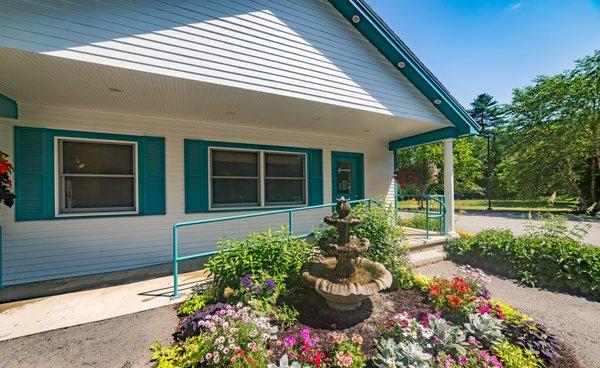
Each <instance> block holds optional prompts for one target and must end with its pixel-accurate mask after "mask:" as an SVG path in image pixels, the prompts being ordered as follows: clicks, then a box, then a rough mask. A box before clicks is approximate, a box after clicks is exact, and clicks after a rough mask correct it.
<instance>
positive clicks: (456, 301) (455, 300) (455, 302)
mask: <svg viewBox="0 0 600 368" xmlns="http://www.w3.org/2000/svg"><path fill="white" fill-rule="evenodd" d="M462 302H463V301H462V299H461V298H460V297H459V296H456V295H450V296H449V297H448V303H449V304H450V307H452V308H456V307H458V306H459V305H461V304H462Z"/></svg>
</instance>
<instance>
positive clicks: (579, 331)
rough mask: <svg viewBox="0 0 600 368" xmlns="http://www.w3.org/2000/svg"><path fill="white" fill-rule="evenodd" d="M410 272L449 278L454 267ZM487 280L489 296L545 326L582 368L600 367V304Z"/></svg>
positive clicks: (433, 266)
mask: <svg viewBox="0 0 600 368" xmlns="http://www.w3.org/2000/svg"><path fill="white" fill-rule="evenodd" d="M414 271H415V273H421V274H423V275H426V276H444V277H450V276H452V275H454V274H455V273H456V272H457V271H458V268H457V266H456V265H455V264H454V263H452V262H448V261H446V262H439V263H435V264H431V265H428V266H425V267H421V268H417V269H415V270H414ZM491 279H492V281H491V283H490V284H489V286H488V287H489V289H490V292H491V293H492V296H493V297H495V298H498V299H500V300H502V301H504V302H506V303H508V304H510V305H512V306H513V307H515V308H517V309H519V310H521V311H522V312H524V313H525V314H527V315H529V316H530V317H532V318H533V319H535V320H536V321H537V322H539V323H542V324H544V325H546V326H547V327H548V328H549V329H550V331H551V332H553V333H555V334H556V335H557V336H558V337H559V338H560V339H561V340H562V341H564V342H566V343H568V344H569V345H570V346H571V347H572V348H573V350H574V352H575V354H576V355H577V357H579V358H580V360H581V363H583V364H582V366H583V367H586V368H600V319H599V318H598V316H600V303H597V302H592V301H589V300H587V299H584V298H581V297H577V296H572V295H568V294H564V293H559V292H551V291H547V290H542V289H536V288H530V287H526V286H522V285H519V284H516V283H514V282H512V281H510V280H506V279H501V278H498V277H495V276H491Z"/></svg>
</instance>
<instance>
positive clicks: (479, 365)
mask: <svg viewBox="0 0 600 368" xmlns="http://www.w3.org/2000/svg"><path fill="white" fill-rule="evenodd" d="M431 366H432V367H433V368H503V367H504V365H503V364H502V362H500V359H498V357H497V356H496V355H493V354H492V353H490V352H489V350H484V349H478V348H470V349H469V350H468V351H467V352H466V354H465V355H461V356H459V357H454V356H452V355H448V354H445V353H441V354H438V355H436V357H435V362H434V363H433V364H431Z"/></svg>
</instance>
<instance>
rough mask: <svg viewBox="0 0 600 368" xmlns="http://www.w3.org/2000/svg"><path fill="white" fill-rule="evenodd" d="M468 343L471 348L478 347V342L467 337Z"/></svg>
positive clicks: (471, 337)
mask: <svg viewBox="0 0 600 368" xmlns="http://www.w3.org/2000/svg"><path fill="white" fill-rule="evenodd" d="M468 342H469V344H470V345H472V346H478V345H479V340H477V339H476V338H474V337H473V336H469V339H468Z"/></svg>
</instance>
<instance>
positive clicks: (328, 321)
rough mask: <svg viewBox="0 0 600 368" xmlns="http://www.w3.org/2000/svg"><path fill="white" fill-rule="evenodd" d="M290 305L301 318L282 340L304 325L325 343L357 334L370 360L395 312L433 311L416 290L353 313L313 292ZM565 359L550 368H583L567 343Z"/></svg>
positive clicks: (381, 297)
mask: <svg viewBox="0 0 600 368" xmlns="http://www.w3.org/2000/svg"><path fill="white" fill-rule="evenodd" d="M288 302H289V303H290V304H291V305H292V306H293V307H294V308H296V310H298V312H299V313H300V317H299V320H298V322H297V323H296V324H295V325H294V326H293V327H291V328H289V329H286V330H284V331H280V332H279V335H280V336H279V337H281V338H283V337H285V336H289V335H298V333H299V331H300V330H302V328H304V327H305V326H308V327H310V328H311V331H312V333H313V335H315V336H318V337H319V338H320V339H321V341H322V342H327V341H330V339H328V338H327V335H328V334H329V333H330V332H332V331H341V332H343V333H345V334H347V335H351V334H354V333H355V334H358V335H360V336H362V338H363V339H364V341H365V344H364V345H363V352H364V353H365V354H366V356H368V357H373V356H375V355H376V354H377V349H376V348H375V346H374V345H373V344H372V343H369V342H372V341H375V340H377V339H379V338H380V337H381V331H382V330H383V328H384V326H385V324H386V323H387V321H388V319H389V318H390V317H391V316H392V315H393V314H395V313H399V312H409V313H411V314H419V313H422V312H427V311H429V310H430V308H429V306H428V304H427V298H426V297H425V296H424V295H423V294H422V293H421V292H419V291H416V290H395V291H388V292H382V293H379V294H376V295H374V296H372V297H371V298H370V299H367V300H365V301H364V302H363V304H362V305H361V306H360V308H358V309H357V310H354V311H346V312H342V311H338V310H335V309H333V308H330V307H329V306H328V305H327V304H326V303H325V299H324V298H323V297H322V296H320V295H319V294H317V293H316V292H315V291H313V290H308V289H305V288H303V289H301V290H298V292H297V293H296V294H295V296H294V298H293V299H292V300H288ZM562 345H563V352H562V357H561V358H558V359H555V360H553V361H552V363H551V364H549V365H548V368H582V366H581V365H580V363H579V361H578V359H577V357H576V356H575V354H574V353H573V351H572V349H571V348H570V347H569V346H568V345H567V344H565V343H563V344H562ZM326 347H327V346H326Z"/></svg>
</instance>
